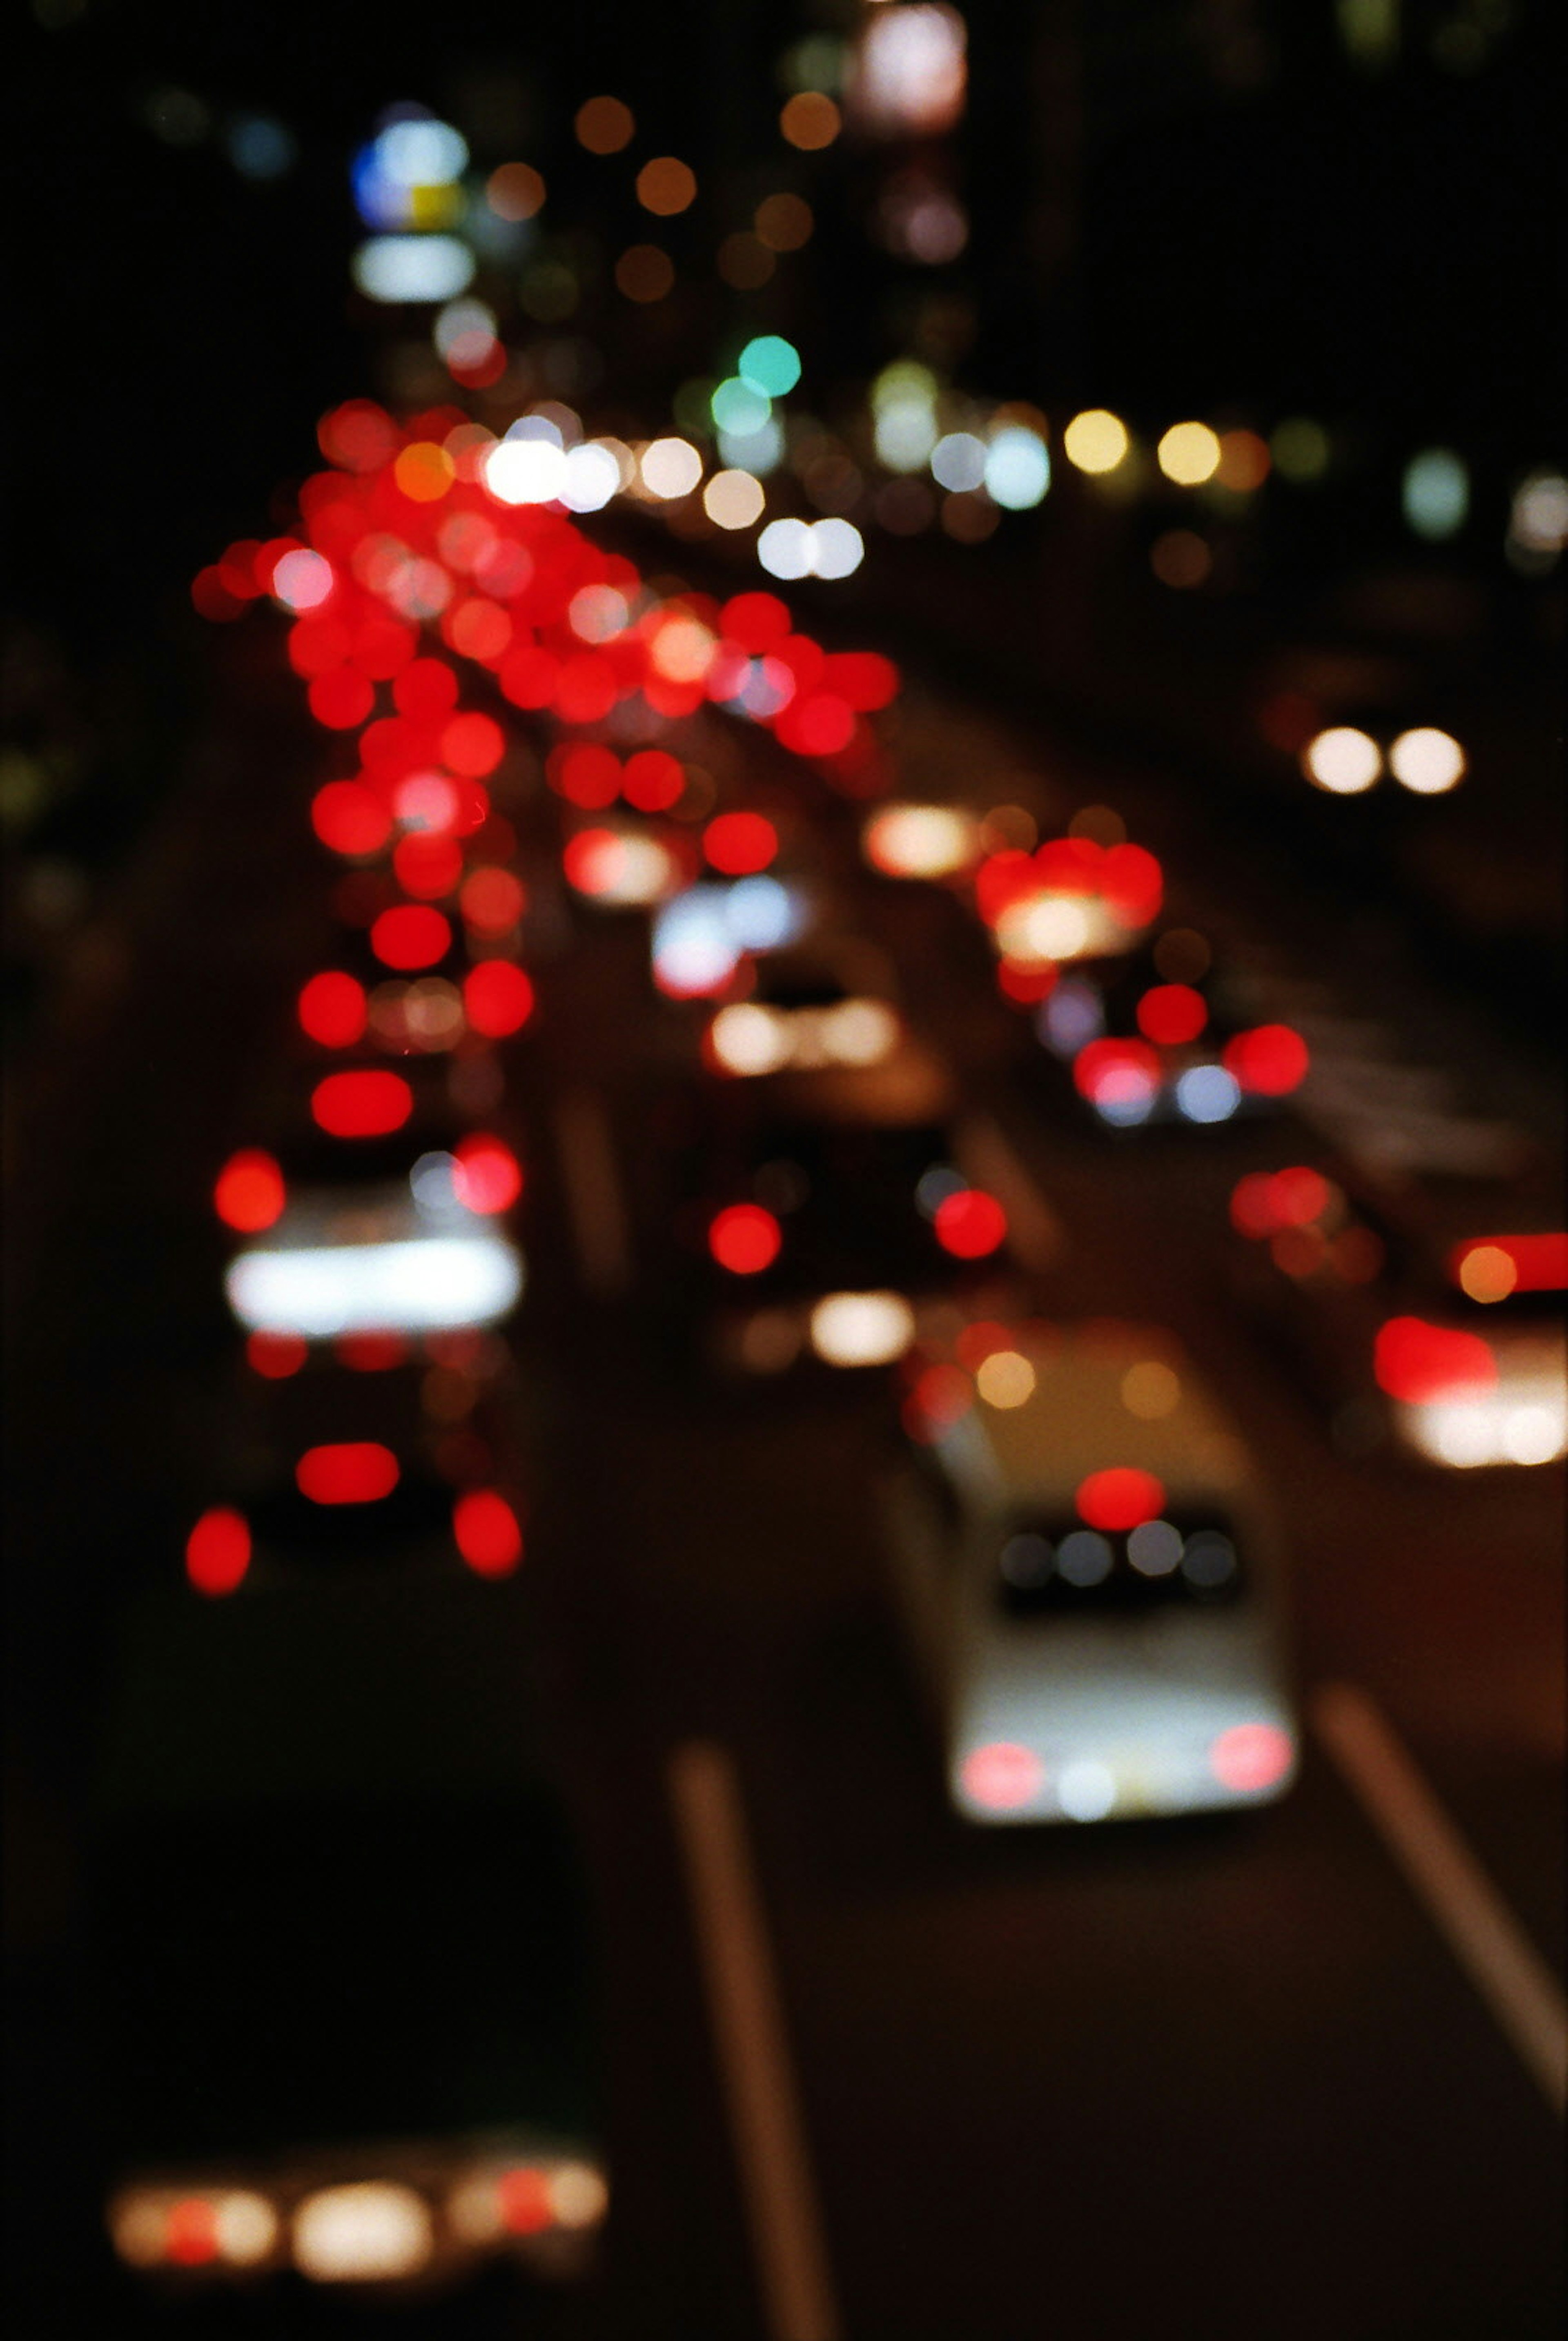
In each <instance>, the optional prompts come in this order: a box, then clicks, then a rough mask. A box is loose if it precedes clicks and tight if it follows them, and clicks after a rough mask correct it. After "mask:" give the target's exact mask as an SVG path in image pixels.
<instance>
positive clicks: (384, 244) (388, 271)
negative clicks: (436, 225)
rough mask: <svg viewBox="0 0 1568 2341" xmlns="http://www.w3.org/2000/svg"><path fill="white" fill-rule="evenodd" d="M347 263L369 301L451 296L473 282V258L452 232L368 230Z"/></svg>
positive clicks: (447, 299) (464, 289) (441, 299)
mask: <svg viewBox="0 0 1568 2341" xmlns="http://www.w3.org/2000/svg"><path fill="white" fill-rule="evenodd" d="M350 268H351V272H352V274H353V277H354V281H355V284H356V285H357V286H358V287H359V290H360V291H361V292H362V293H363V294H365V296H366V298H367V299H369V300H372V301H383V302H387V303H395V302H400V301H409V302H419V301H450V300H452V299H454V297H455V295H456V294H459V293H463V292H465V291H466V290H467V288H468V286H469V285H470V284H472V283H473V281H474V254H472V252H470V250H469V249H468V246H467V245H466V244H464V243H462V242H461V241H460V240H459V238H458V237H456V236H454V235H373V236H370V237H369V238H367V240H366V241H365V243H364V244H361V245H360V247H359V249H358V251H357V252H356V253H355V255H354V258H353V261H352V262H351V263H350Z"/></svg>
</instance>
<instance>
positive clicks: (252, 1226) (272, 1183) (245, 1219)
mask: <svg viewBox="0 0 1568 2341" xmlns="http://www.w3.org/2000/svg"><path fill="white" fill-rule="evenodd" d="M287 1200H288V1193H287V1190H286V1188H285V1185H284V1177H283V1172H282V1171H281V1170H279V1169H278V1167H277V1164H276V1163H275V1161H274V1160H273V1158H272V1156H271V1155H270V1154H265V1153H264V1152H263V1151H262V1150H261V1148H260V1147H259V1146H243V1147H242V1148H241V1149H240V1151H239V1152H238V1153H237V1154H231V1155H230V1156H229V1159H228V1161H226V1162H225V1164H224V1167H223V1169H222V1170H220V1171H219V1172H218V1176H217V1184H216V1185H215V1187H214V1189H213V1201H214V1203H215V1206H216V1209H217V1214H218V1217H219V1219H220V1220H222V1221H223V1223H224V1225H225V1228H233V1229H235V1230H236V1232H237V1233H239V1234H240V1235H245V1236H250V1235H255V1234H256V1233H257V1231H258V1230H260V1229H262V1228H270V1227H271V1226H272V1224H273V1221H274V1220H276V1219H278V1218H280V1217H281V1215H282V1212H283V1207H284V1205H285V1202H286V1201H287Z"/></svg>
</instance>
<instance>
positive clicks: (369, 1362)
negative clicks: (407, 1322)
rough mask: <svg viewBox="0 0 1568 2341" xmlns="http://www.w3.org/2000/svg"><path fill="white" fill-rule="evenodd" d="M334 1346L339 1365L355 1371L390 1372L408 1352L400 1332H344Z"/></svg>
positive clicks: (405, 1358)
mask: <svg viewBox="0 0 1568 2341" xmlns="http://www.w3.org/2000/svg"><path fill="white" fill-rule="evenodd" d="M333 1348H334V1354H335V1357H336V1359H337V1361H338V1363H339V1365H343V1366H346V1367H347V1368H348V1369H349V1371H350V1372H351V1373H356V1374H385V1373H390V1372H391V1371H392V1370H393V1368H394V1366H401V1365H404V1364H405V1363H406V1362H407V1359H408V1354H409V1351H408V1343H407V1341H406V1340H404V1337H403V1335H402V1334H401V1333H343V1334H340V1335H339V1337H338V1339H337V1340H336V1341H335V1343H334V1345H333Z"/></svg>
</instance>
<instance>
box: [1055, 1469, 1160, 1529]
mask: <svg viewBox="0 0 1568 2341" xmlns="http://www.w3.org/2000/svg"><path fill="white" fill-rule="evenodd" d="M1074 1502H1075V1503H1076V1505H1077V1507H1078V1517H1079V1519H1083V1520H1087V1522H1088V1524H1089V1526H1090V1527H1091V1528H1092V1529H1135V1528H1137V1527H1138V1526H1139V1525H1140V1523H1141V1522H1143V1521H1144V1520H1152V1519H1157V1518H1158V1517H1159V1514H1160V1512H1161V1511H1162V1510H1163V1509H1164V1502H1165V1490H1164V1487H1163V1486H1162V1485H1161V1483H1160V1481H1159V1480H1158V1479H1155V1477H1154V1473H1153V1472H1152V1471H1139V1470H1134V1469H1132V1468H1131V1467H1130V1466H1127V1465H1119V1466H1117V1467H1115V1468H1114V1469H1111V1470H1109V1471H1091V1472H1090V1474H1089V1476H1088V1478H1087V1479H1081V1480H1080V1481H1079V1483H1078V1492H1077V1495H1076V1496H1075V1497H1074Z"/></svg>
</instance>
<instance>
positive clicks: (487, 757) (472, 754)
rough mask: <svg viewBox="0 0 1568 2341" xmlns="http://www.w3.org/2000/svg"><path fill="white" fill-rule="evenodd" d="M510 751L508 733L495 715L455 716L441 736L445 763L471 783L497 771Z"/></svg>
mask: <svg viewBox="0 0 1568 2341" xmlns="http://www.w3.org/2000/svg"><path fill="white" fill-rule="evenodd" d="M505 752H506V734H505V733H504V732H503V730H502V729H501V726H500V724H499V723H497V722H496V721H495V719H494V716H493V715H477V714H474V715H454V717H453V719H452V721H451V722H450V723H448V724H447V725H446V726H445V728H444V731H443V732H442V734H441V761H442V762H443V763H444V765H445V766H446V767H447V769H448V771H449V772H461V773H462V774H463V775H464V778H465V779H467V780H471V781H476V780H481V779H483V777H484V774H485V773H486V772H494V770H495V767H496V765H497V764H498V763H499V762H501V759H502V757H503V756H504V754H505Z"/></svg>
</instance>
